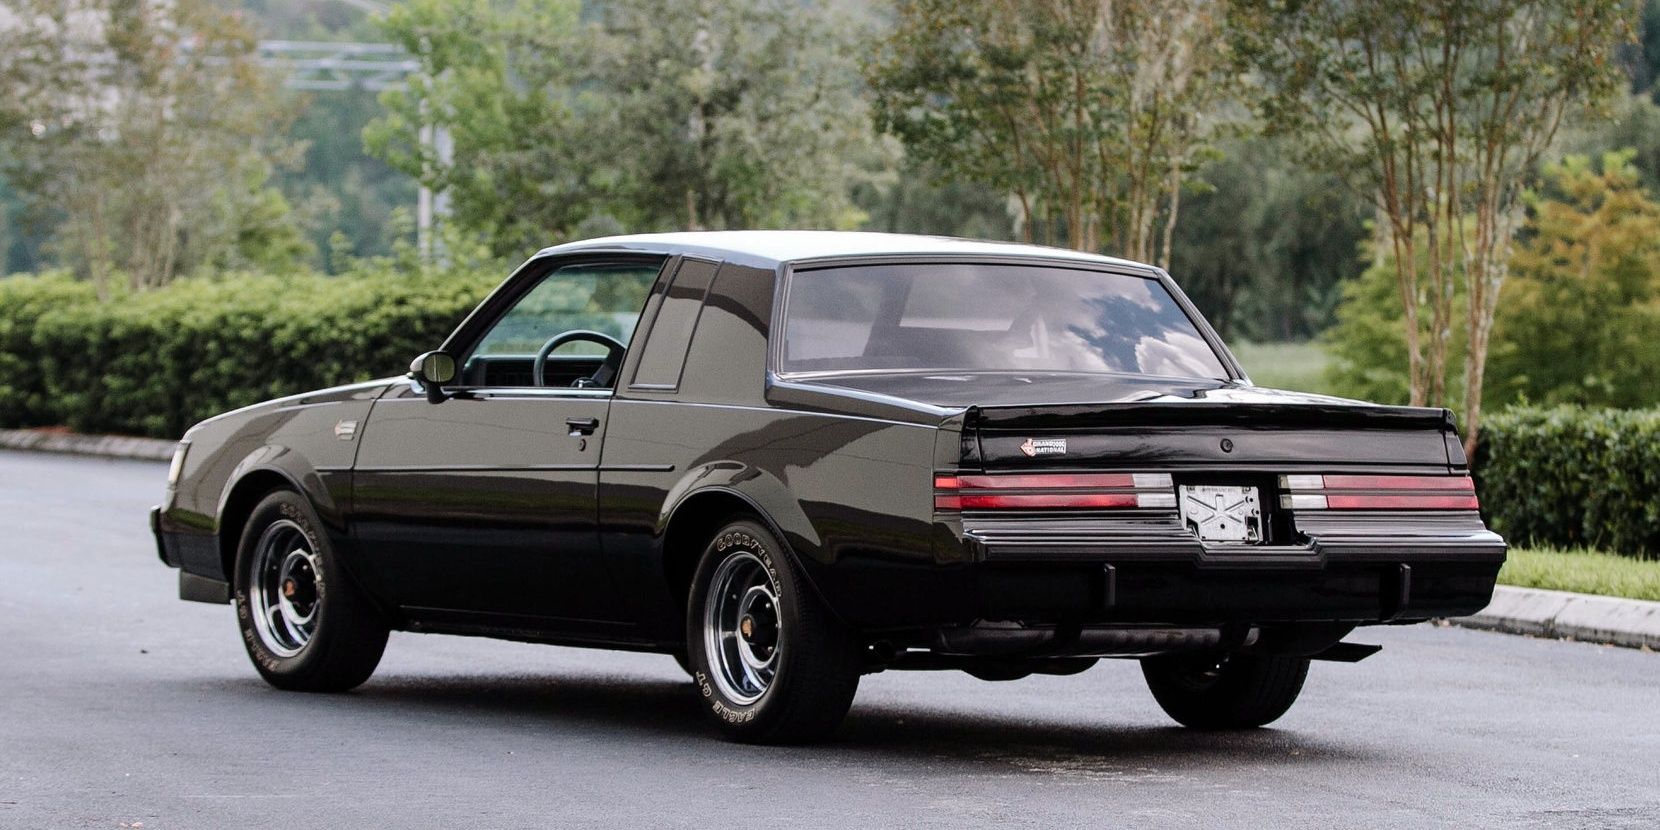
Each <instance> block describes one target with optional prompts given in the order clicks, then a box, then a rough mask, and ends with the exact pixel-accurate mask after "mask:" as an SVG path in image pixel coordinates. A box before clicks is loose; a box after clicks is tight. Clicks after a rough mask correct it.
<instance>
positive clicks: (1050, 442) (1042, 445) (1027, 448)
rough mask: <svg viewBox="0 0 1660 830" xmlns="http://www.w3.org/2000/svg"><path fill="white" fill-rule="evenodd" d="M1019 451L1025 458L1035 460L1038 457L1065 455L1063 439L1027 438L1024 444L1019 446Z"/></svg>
mask: <svg viewBox="0 0 1660 830" xmlns="http://www.w3.org/2000/svg"><path fill="white" fill-rule="evenodd" d="M1020 451H1021V452H1023V453H1025V454H1026V457H1027V458H1036V457H1037V456H1040V455H1066V439H1065V438H1027V439H1026V443H1024V444H1021V445H1020Z"/></svg>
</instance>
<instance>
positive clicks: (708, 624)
mask: <svg viewBox="0 0 1660 830" xmlns="http://www.w3.org/2000/svg"><path fill="white" fill-rule="evenodd" d="M686 617H687V619H686V646H687V648H686V651H687V657H688V662H689V663H690V669H691V674H692V679H693V681H694V682H695V683H696V684H697V689H698V692H699V694H701V695H702V697H703V702H704V705H705V706H707V707H708V710H709V712H710V713H711V714H712V715H714V718H715V722H716V723H717V724H718V725H719V726H720V728H721V731H722V732H723V733H725V735H726V736H727V737H729V738H732V739H734V740H739V741H746V742H753V743H798V742H804V741H812V740H817V739H820V738H823V737H825V736H827V735H829V734H830V733H831V732H833V731H834V730H835V728H836V727H837V726H838V725H839V724H840V723H841V721H842V719H843V718H844V717H846V715H847V710H848V707H849V706H851V705H852V703H853V695H854V693H855V692H856V691H857V690H858V687H859V673H860V664H859V648H858V641H857V639H856V638H855V637H854V636H853V634H852V632H850V631H848V630H847V628H846V627H844V626H843V625H842V623H841V622H840V621H839V620H837V619H835V617H833V616H832V615H831V614H830V612H829V610H828V609H826V608H825V607H824V606H823V604H822V603H821V602H820V601H819V599H818V597H817V596H816V595H815V594H813V592H812V590H811V588H809V587H808V586H807V584H806V582H805V580H804V578H803V577H802V574H801V572H800V570H799V569H798V568H797V567H796V565H795V564H794V562H793V561H791V559H790V557H789V556H788V555H787V554H786V553H785V552H784V548H783V545H782V543H780V542H779V541H778V539H777V537H775V536H773V534H772V533H771V532H770V531H768V530H767V529H766V528H764V527H762V526H761V525H760V524H758V523H756V522H754V521H749V520H742V521H735V522H732V523H731V524H728V525H726V526H725V527H723V528H722V529H721V530H720V532H719V533H716V534H715V537H714V538H713V539H712V540H710V542H709V544H708V546H707V547H706V548H705V549H704V552H703V559H702V561H701V562H700V563H699V565H698V569H697V574H696V575H695V576H694V577H693V579H692V590H691V595H690V598H689V601H688V602H687V614H686Z"/></svg>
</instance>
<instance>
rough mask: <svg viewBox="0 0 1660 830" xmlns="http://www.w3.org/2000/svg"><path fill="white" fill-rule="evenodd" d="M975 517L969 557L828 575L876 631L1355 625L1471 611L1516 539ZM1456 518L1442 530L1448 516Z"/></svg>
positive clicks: (825, 585)
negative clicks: (1250, 541) (1015, 625)
mask: <svg viewBox="0 0 1660 830" xmlns="http://www.w3.org/2000/svg"><path fill="white" fill-rule="evenodd" d="M994 530H995V529H992V528H985V527H981V528H976V529H974V530H971V531H969V532H968V533H965V534H963V535H962V536H960V537H959V538H960V539H961V544H963V545H964V547H965V548H966V551H967V553H968V554H969V555H968V556H967V557H966V558H967V559H968V561H967V562H965V563H963V564H959V565H944V564H935V565H932V566H924V565H911V564H900V563H893V562H882V561H878V560H877V559H875V558H872V559H861V558H859V557H856V556H848V557H844V558H843V559H842V560H841V561H839V562H837V563H836V564H835V565H834V566H832V567H830V568H826V569H825V571H827V572H826V573H823V574H820V575H817V578H816V579H815V582H816V583H817V584H819V586H820V588H821V590H823V591H824V592H825V593H826V594H827V595H828V596H829V599H830V601H831V604H832V606H833V607H834V608H836V610H837V611H838V612H839V613H841V614H842V615H843V616H844V617H845V618H846V619H847V620H848V621H849V622H852V623H853V624H855V625H857V626H859V627H861V628H863V629H865V630H868V631H884V630H904V629H925V628H936V627H942V626H952V625H966V624H970V623H972V622H975V621H980V620H993V621H1002V620H1009V621H1021V622H1026V623H1035V624H1077V625H1086V626H1087V625H1168V626H1218V625H1232V624H1263V623H1286V622H1325V621H1331V622H1345V623H1353V624H1357V625H1364V624H1376V623H1387V622H1411V621H1419V620H1425V619H1430V618H1434V617H1449V616H1463V615H1467V614H1473V613H1475V612H1477V611H1479V610H1481V609H1482V608H1483V607H1485V606H1486V605H1487V604H1488V602H1490V601H1491V599H1492V594H1493V586H1494V583H1495V582H1496V581H1497V578H1498V571H1499V567H1500V566H1501V565H1503V564H1504V559H1505V544H1504V540H1503V539H1501V538H1500V537H1498V536H1497V535H1495V534H1493V533H1491V532H1488V531H1487V530H1486V529H1485V528H1480V527H1479V525H1477V527H1476V528H1473V529H1467V531H1459V532H1442V533H1433V532H1426V530H1427V529H1425V528H1419V532H1417V533H1413V532H1410V529H1408V528H1402V529H1401V531H1402V532H1399V533H1397V534H1396V535H1394V536H1392V537H1391V536H1385V535H1383V534H1382V533H1379V532H1376V530H1375V529H1366V528H1352V529H1350V530H1349V531H1348V532H1337V529H1336V528H1330V529H1329V531H1331V532H1327V533H1324V534H1322V535H1321V536H1319V537H1308V538H1305V539H1303V540H1302V541H1303V544H1299V545H1286V546H1214V545H1211V546H1207V545H1202V544H1200V543H1199V542H1198V541H1197V540H1196V539H1194V538H1193V537H1192V536H1191V535H1187V534H1184V535H1182V536H1180V537H1176V536H1173V535H1165V534H1160V533H1156V532H1155V533H1147V532H1146V531H1147V528H1141V529H1140V531H1139V532H1138V531H1137V529H1135V528H1121V529H1120V531H1119V533H1118V534H1117V535H1116V536H1115V537H1114V538H1110V539H1105V538H1101V534H1100V533H1099V525H1097V526H1096V527H1095V528H1092V530H1094V531H1096V532H1095V533H1091V534H1090V535H1089V536H1087V537H1082V536H1078V535H1076V534H1075V533H1074V534H1072V535H1071V536H1069V535H1068V534H1069V533H1070V532H1071V531H1069V530H1068V529H1066V528H1064V527H1060V528H1057V527H1055V526H1052V525H1051V526H1048V527H1046V528H1043V529H1042V530H1041V531H1039V530H1038V529H1036V528H1034V526H1033V525H1031V524H1027V525H1026V530H1025V531H1024V535H1020V534H1016V533H1013V532H1007V529H1004V530H1005V532H1001V533H999V532H994ZM1443 530H1445V528H1443Z"/></svg>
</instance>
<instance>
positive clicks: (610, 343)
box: [533, 329, 628, 387]
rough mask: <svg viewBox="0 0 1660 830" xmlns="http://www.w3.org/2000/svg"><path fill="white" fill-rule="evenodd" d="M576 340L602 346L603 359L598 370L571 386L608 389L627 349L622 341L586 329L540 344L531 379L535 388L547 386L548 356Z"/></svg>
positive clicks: (558, 335) (561, 335) (555, 336)
mask: <svg viewBox="0 0 1660 830" xmlns="http://www.w3.org/2000/svg"><path fill="white" fill-rule="evenodd" d="M578 340H581V341H584V342H587V343H597V344H599V345H601V346H604V347H605V359H604V360H601V361H600V363H599V369H598V370H596V371H595V372H594V373H593V374H592V375H590V376H588V377H585V378H578V379H577V380H576V382H575V383H573V384H571V385H572V386H584V387H586V386H600V387H608V386H610V385H611V381H612V380H613V379H614V378H616V376H617V369H618V368H619V367H621V366H622V359H623V353H624V352H626V351H628V347H627V346H624V345H623V344H622V341H620V340H618V339H617V338H615V337H612V336H611V335H609V334H601V333H600V332H597V331H589V330H587V329H576V330H573V331H567V332H565V333H564V334H556V335H554V336H553V337H551V338H549V339H548V342H546V343H543V344H542V350H541V351H539V352H537V353H536V366H535V371H534V374H533V377H534V378H535V379H536V385H537V386H547V385H548V381H547V366H548V355H550V354H553V350H554V349H557V348H559V347H560V346H563V345H565V344H566V343H575V342H576V341H578Z"/></svg>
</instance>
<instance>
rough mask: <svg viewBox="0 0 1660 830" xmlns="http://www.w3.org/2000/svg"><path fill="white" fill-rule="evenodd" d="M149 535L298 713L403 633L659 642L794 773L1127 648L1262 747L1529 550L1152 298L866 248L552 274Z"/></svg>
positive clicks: (681, 244) (253, 457)
mask: <svg viewBox="0 0 1660 830" xmlns="http://www.w3.org/2000/svg"><path fill="white" fill-rule="evenodd" d="M152 523H153V525H154V527H155V529H156V534H157V537H158V540H159V543H160V548H161V556H162V559H163V560H164V561H165V562H166V563H167V564H168V565H171V566H174V567H177V568H179V569H180V574H179V594H180V596H181V597H182V598H184V599H189V600H199V601H207V602H218V603H224V602H234V603H235V606H236V609H237V619H238V621H239V623H240V625H241V628H242V635H243V638H244V640H245V642H246V645H247V649H248V653H249V655H250V656H251V657H252V658H253V662H254V665H255V667H256V668H257V669H258V670H259V672H260V674H262V675H263V676H264V677H265V679H266V680H268V681H269V682H270V683H272V684H273V685H275V686H278V687H281V688H285V689H301V690H312V691H339V690H344V689H349V688H352V687H354V686H356V685H358V684H360V683H362V682H363V681H364V680H366V679H367V678H368V677H369V675H370V674H371V673H372V672H373V671H374V669H375V665H376V663H377V662H378V661H379V659H380V656H381V652H382V650H383V648H384V647H385V644H386V639H387V632H388V631H389V630H390V629H394V628H395V629H401V630H409V631H431V632H444V633H450V634H476V635H483V636H491V637H503V638H509V639H518V640H531V641H536V642H546V643H559V644H564V645H582V646H595V647H601V648H619V649H634V650H641V651H654V652H662V653H666V654H673V655H675V656H676V657H677V658H679V660H680V661H681V663H682V665H683V666H684V667H685V668H686V670H687V672H688V673H689V674H691V676H692V677H693V678H694V679H695V682H696V689H697V691H698V693H699V694H700V695H701V696H702V699H703V701H704V703H705V704H706V705H707V707H708V709H709V711H710V712H711V713H712V714H713V715H714V717H715V719H716V721H717V722H718V723H719V724H720V725H721V728H722V729H723V730H724V731H725V732H726V733H727V734H728V735H730V736H732V737H735V738H739V739H744V740H758V741H789V740H807V739H812V738H816V737H820V736H823V735H825V734H827V733H829V732H830V731H831V730H833V729H834V728H835V727H836V725H837V724H838V723H839V722H840V721H841V719H842V718H843V716H844V715H845V714H846V712H847V709H848V706H849V705H850V703H851V701H852V699H853V695H854V691H855V689H856V687H857V686H858V683H859V677H860V676H861V675H862V674H865V673H870V672H876V671H882V670H886V669H961V670H963V671H966V672H968V673H970V674H972V675H974V676H976V677H979V678H983V679H986V680H1013V679H1016V678H1021V677H1025V676H1027V675H1030V674H1033V673H1045V674H1070V673H1074V672H1079V671H1083V670H1084V669H1087V668H1089V667H1090V666H1091V665H1093V664H1094V663H1095V662H1096V661H1097V660H1098V659H1100V658H1103V657H1124V658H1135V659H1139V660H1140V661H1141V665H1142V668H1143V671H1144V672H1145V674H1146V678H1147V681H1148V684H1149V685H1150V687H1151V688H1152V691H1153V694H1154V695H1155V696H1156V697H1157V699H1158V701H1159V703H1160V704H1161V705H1162V706H1163V707H1164V709H1165V711H1167V712H1168V713H1169V714H1170V715H1171V716H1172V717H1174V718H1175V719H1176V720H1178V721H1180V722H1181V723H1184V724H1187V725H1189V726H1194V727H1202V728H1240V727H1251V726H1257V725H1261V724H1264V723H1267V722H1269V721H1272V720H1274V719H1275V718H1277V717H1279V716H1280V715H1281V714H1282V713H1284V712H1285V710H1286V709H1287V708H1288V707H1289V706H1290V705H1291V704H1292V702H1293V700H1294V699H1295V698H1296V696H1297V694H1298V692H1299V691H1300V689H1301V687H1302V684H1303V679H1304V677H1305V675H1306V673H1307V670H1308V666H1309V661H1310V660H1311V659H1315V660H1318V659H1326V660H1340V661H1353V660H1358V659H1360V658H1362V657H1365V656H1367V655H1368V654H1370V653H1372V652H1373V651H1375V650H1376V647H1375V646H1367V645H1360V644H1355V643H1345V642H1343V638H1344V637H1345V636H1346V635H1347V634H1348V633H1349V632H1350V631H1351V630H1353V629H1354V628H1355V627H1356V626H1360V625H1375V624H1380V623H1388V624H1398V623H1410V622H1418V621H1423V620H1426V619H1429V618H1432V617H1438V616H1447V615H1459V614H1468V613H1472V612H1474V611H1476V610H1478V609H1480V608H1481V607H1482V606H1484V605H1486V604H1487V602H1488V599H1489V598H1490V595H1491V592H1492V588H1493V583H1494V579H1495V576H1496V574H1497V572H1498V569H1499V566H1500V564H1501V563H1502V562H1503V561H1504V556H1505V545H1504V542H1503V541H1502V540H1501V539H1500V538H1499V537H1498V536H1496V535H1494V534H1493V533H1491V532H1489V531H1488V530H1487V528H1486V527H1485V526H1484V525H1483V524H1482V520H1481V516H1480V514H1479V513H1478V511H1477V502H1476V496H1475V492H1474V489H1473V486H1472V484H1471V479H1470V476H1469V470H1468V464H1467V462H1466V460H1465V457H1464V452H1463V450H1462V448H1461V444H1460V442H1459V437H1458V434H1457V431H1456V429H1455V427H1454V424H1453V420H1452V416H1451V414H1450V413H1448V412H1447V411H1445V410H1441V409H1422V408H1406V407H1390V406H1377V405H1372V404H1365V403H1359V402H1355V401H1347V400H1341V399H1336V398H1329V397H1321V396H1315V395H1305V394H1296V393H1291V392H1283V391H1274V390H1268V389H1260V388H1256V387H1253V386H1252V385H1251V383H1250V380H1249V379H1248V378H1247V377H1246V375H1245V373H1244V371H1243V370H1242V369H1241V368H1240V366H1239V364H1238V362H1237V361H1236V360H1235V359H1234V357H1233V356H1232V355H1231V354H1230V353H1229V352H1228V350H1227V348H1226V347H1225V346H1223V344H1222V342H1221V340H1219V339H1218V338H1217V335H1216V333H1215V332H1214V331H1213V330H1212V329H1211V328H1210V326H1209V325H1207V324H1206V323H1205V321H1204V320H1203V319H1202V318H1201V317H1200V316H1199V314H1198V313H1197V312H1196V311H1195V310H1194V308H1193V306H1192V304H1191V303H1189V302H1188V300H1187V299H1186V298H1185V297H1184V296H1183V295H1182V293H1181V291H1180V290H1179V289H1178V288H1177V287H1176V285H1175V283H1174V282H1172V281H1171V279H1170V277H1169V276H1168V275H1167V274H1165V273H1164V272H1162V271H1160V270H1159V269H1157V268H1153V267H1150V266H1146V265H1141V264H1137V263H1134V262H1126V261H1123V260H1117V259H1110V258H1106V257H1100V256H1093V255H1088V254H1082V253H1076V252H1071V251H1061V250H1052V249H1048V248H1039V247H1032V246H1022V245H1004V244H992V243H981V242H970V241H963V240H952V239H936V238H928V237H916V236H895V235H884V234H864V233H820V232H759V231H757V232H726V233H681V234H663V235H643V236H627V237H617V238H611V239H598V240H592V241H587V242H579V243H573V244H569V245H561V246H559V247H555V248H549V249H547V250H544V251H542V252H540V253H538V254H537V255H536V256H535V257H533V258H531V259H530V260H529V261H528V262H526V263H525V264H524V265H523V266H521V267H520V268H519V269H518V270H517V271H515V272H514V273H513V274H512V276H510V277H508V279H507V281H506V282H504V283H503V284H502V285H501V287H500V288H498V289H497V290H496V291H495V292H494V293H493V294H492V295H491V296H490V297H489V298H488V299H486V300H485V301H484V302H483V304H481V305H480V306H479V307H478V309H477V310H475V311H474V312H473V313H472V314H471V315H470V316H469V317H468V318H467V319H466V320H465V321H463V322H462V323H461V325H460V327H459V328H457V329H456V330H455V333H454V334H452V335H450V337H449V339H448V340H446V341H445V342H444V343H443V345H442V346H440V347H439V349H438V350H436V351H433V352H429V353H427V354H424V355H422V356H420V357H419V358H417V359H416V360H415V362H414V364H413V365H412V366H411V370H410V373H409V375H408V377H407V378H388V379H385V380H377V381H372V382H368V383H359V384H355V385H351V386H344V387H340V388H336V389H328V390H324V391H320V392H312V393H309V394H304V395H297V396H294V397H290V398H283V399H280V400H275V401H271V402H268V403H263V404H258V405H255V406H251V407H248V408H246V409H241V410H237V411H235V412H231V413H228V414H225V415H221V416H219V417H216V418H213V419H210V420H208V421H204V422H203V423H201V424H198V425H197V426H195V427H194V428H192V429H191V430H190V431H189V433H187V434H186V435H185V437H184V439H183V441H181V442H180V445H179V449H178V452H177V454H176V455H175V457H174V461H173V467H172V471H171V474H170V477H169V486H168V489H167V494H166V499H165V502H164V504H162V505H161V506H160V507H158V508H157V509H156V511H155V512H154V513H153V515H152Z"/></svg>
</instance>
